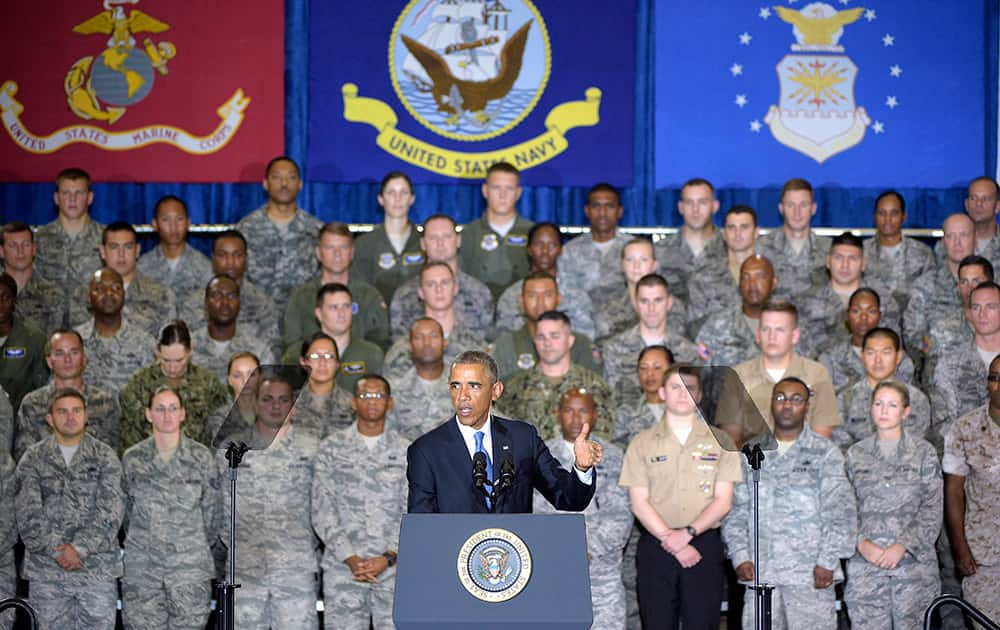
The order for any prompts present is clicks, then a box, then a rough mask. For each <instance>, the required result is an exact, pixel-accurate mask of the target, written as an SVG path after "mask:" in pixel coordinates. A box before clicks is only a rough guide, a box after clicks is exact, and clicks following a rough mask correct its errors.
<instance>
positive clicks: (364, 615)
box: [312, 374, 410, 630]
mask: <svg viewBox="0 0 1000 630" xmlns="http://www.w3.org/2000/svg"><path fill="white" fill-rule="evenodd" d="M392 407H393V399H392V390H391V388H390V386H389V382H388V381H386V380H385V379H384V378H383V377H381V376H379V375H377V374H369V375H367V376H364V377H362V378H361V379H359V380H358V381H357V382H356V383H355V384H354V396H353V398H352V399H351V409H352V410H353V411H354V412H355V414H356V415H357V423H355V424H353V425H351V426H348V427H345V428H342V429H337V430H336V431H334V432H333V433H331V434H330V436H329V437H327V438H326V439H325V440H323V442H322V444H320V450H319V454H318V455H317V458H316V471H315V476H314V477H313V487H312V523H313V528H314V529H315V530H316V532H317V533H318V534H319V537H320V538H321V539H322V540H323V543H324V544H325V546H326V549H325V551H324V553H323V562H322V567H323V592H324V611H325V612H324V625H325V627H326V628H337V630H355V629H356V630H368V628H369V624H371V627H374V628H375V630H381V629H383V628H393V625H392V598H393V592H394V590H395V585H396V568H395V567H396V551H397V549H398V547H399V521H400V518H401V517H402V514H403V512H404V511H405V509H406V488H407V485H406V449H407V448H408V447H409V445H410V441H409V440H408V439H406V438H404V437H403V436H402V435H401V434H400V433H399V432H398V431H397V430H396V427H395V426H392V422H391V421H390V423H389V426H387V424H386V416H387V415H388V414H389V412H390V411H391V410H392Z"/></svg>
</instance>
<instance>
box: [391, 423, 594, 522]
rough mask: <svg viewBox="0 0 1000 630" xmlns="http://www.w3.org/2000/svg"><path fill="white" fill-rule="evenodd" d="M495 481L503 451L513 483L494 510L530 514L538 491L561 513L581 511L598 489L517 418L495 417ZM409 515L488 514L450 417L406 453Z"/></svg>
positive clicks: (493, 427)
mask: <svg viewBox="0 0 1000 630" xmlns="http://www.w3.org/2000/svg"><path fill="white" fill-rule="evenodd" d="M492 432H493V453H492V456H491V461H492V462H493V476H494V479H495V478H497V477H498V476H499V475H500V466H501V464H502V463H503V460H504V457H505V455H506V454H507V453H511V454H512V455H513V459H514V484H513V487H511V489H510V490H509V491H508V492H507V493H506V494H504V495H502V496H501V497H499V498H498V500H497V502H496V505H494V506H493V508H494V509H493V512H496V513H504V514H520V513H530V512H531V499H532V490H534V489H535V488H537V489H538V491H539V492H541V493H542V495H543V496H544V497H545V498H546V499H548V501H549V503H551V504H552V505H554V506H555V507H556V508H558V509H560V510H571V511H576V512H579V511H582V510H584V509H585V508H586V507H587V505H588V504H589V503H590V499H591V497H593V496H594V490H595V489H596V488H597V476H596V471H595V476H594V480H593V483H591V484H590V485H587V484H585V483H583V482H582V481H580V479H579V478H578V477H577V475H576V473H575V472H570V471H567V470H566V469H565V468H563V467H562V466H560V465H559V462H558V461H557V460H556V458H554V457H553V456H552V454H551V453H549V449H548V448H547V447H546V446H545V442H543V441H542V439H541V438H540V437H538V432H537V431H536V430H535V427H533V426H532V425H530V424H528V423H527V422H521V421H519V420H507V419H505V418H499V417H497V416H493V421H492ZM406 460H407V467H406V478H407V480H408V481H409V486H410V495H409V498H408V500H407V511H409V512H410V513H424V512H441V513H477V512H484V513H485V512H489V511H490V510H488V509H487V507H486V499H485V497H484V495H483V493H482V491H480V490H478V489H476V487H475V486H474V485H473V484H472V458H471V457H469V450H468V448H467V447H466V446H465V440H463V439H462V434H461V433H460V432H459V430H458V426H457V425H456V422H455V418H454V416H453V417H452V418H451V419H449V420H448V421H447V422H445V423H444V424H442V425H440V426H438V427H437V428H436V429H433V430H432V431H430V432H428V433H426V434H424V435H422V436H421V437H420V438H418V439H417V441H415V442H414V443H413V444H411V445H410V448H409V450H408V451H407V452H406Z"/></svg>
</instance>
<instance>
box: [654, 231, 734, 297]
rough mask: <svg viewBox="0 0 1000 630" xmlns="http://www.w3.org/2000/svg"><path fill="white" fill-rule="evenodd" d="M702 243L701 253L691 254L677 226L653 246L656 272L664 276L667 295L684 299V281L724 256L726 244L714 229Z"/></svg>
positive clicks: (686, 291) (686, 290)
mask: <svg viewBox="0 0 1000 630" xmlns="http://www.w3.org/2000/svg"><path fill="white" fill-rule="evenodd" d="M702 245H703V249H702V250H701V253H700V254H695V253H694V251H693V250H692V249H691V246H690V245H688V242H687V240H686V239H685V238H684V233H683V230H681V229H678V230H677V231H676V232H674V233H673V234H667V235H666V236H664V237H663V238H661V239H660V240H658V241H656V243H655V244H654V245H653V249H654V250H655V252H656V262H658V263H659V265H660V275H662V276H663V277H664V278H666V279H667V283H668V284H669V285H670V294H671V295H674V296H676V297H679V298H681V299H682V300H684V301H685V302H686V301H687V300H688V280H689V279H690V278H691V277H693V276H697V275H699V274H700V273H701V271H702V269H704V268H706V267H710V266H712V264H713V263H714V262H715V261H717V260H725V259H726V244H725V242H724V241H723V240H722V235H721V233H720V232H719V230H718V229H715V230H713V233H712V236H711V237H710V238H709V239H708V240H707V241H705V242H704V243H703V244H702Z"/></svg>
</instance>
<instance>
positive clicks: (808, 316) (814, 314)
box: [795, 276, 902, 356]
mask: <svg viewBox="0 0 1000 630" xmlns="http://www.w3.org/2000/svg"><path fill="white" fill-rule="evenodd" d="M861 286H862V287H865V288H868V289H871V290H873V291H875V293H877V294H878V296H879V303H880V305H881V306H880V307H879V312H880V313H881V318H880V319H879V324H878V325H879V326H884V327H885V328H891V329H893V330H895V331H897V332H900V331H901V330H902V329H901V327H900V320H901V316H902V309H901V308H900V307H899V304H898V303H897V302H896V298H894V297H893V295H892V291H891V290H890V289H889V287H887V286H885V285H884V284H882V283H880V282H878V281H877V280H873V279H871V278H869V277H868V276H865V277H863V278H862V279H861ZM795 306H796V307H797V308H798V309H799V330H800V331H802V332H801V340H800V341H799V351H800V352H802V354H805V355H807V356H818V355H819V353H820V352H822V351H823V350H825V349H826V347H827V346H828V345H830V344H831V343H833V342H834V341H835V340H836V339H837V338H838V337H840V336H842V335H843V334H845V333H846V331H847V330H848V328H847V307H846V306H845V305H844V303H843V302H842V301H841V299H840V296H838V295H837V292H836V291H834V290H833V285H832V284H831V283H830V282H825V283H823V284H821V285H819V286H816V287H813V288H812V289H811V290H810V291H808V292H807V293H806V294H804V295H802V296H800V297H799V298H798V302H796V303H795Z"/></svg>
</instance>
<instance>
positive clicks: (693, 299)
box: [687, 251, 743, 336]
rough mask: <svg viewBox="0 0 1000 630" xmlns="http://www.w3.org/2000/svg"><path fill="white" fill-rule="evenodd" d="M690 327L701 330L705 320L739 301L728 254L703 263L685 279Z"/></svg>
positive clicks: (736, 282) (739, 297) (740, 300)
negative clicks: (703, 264)
mask: <svg viewBox="0 0 1000 630" xmlns="http://www.w3.org/2000/svg"><path fill="white" fill-rule="evenodd" d="M687 289H688V304H687V308H688V313H689V319H690V322H689V324H688V328H689V330H692V331H695V334H696V336H697V335H698V334H699V333H700V331H701V327H702V326H703V325H704V323H705V321H706V320H707V319H708V318H709V317H710V316H712V315H713V314H715V313H718V312H720V311H724V310H726V309H728V308H730V307H731V306H733V305H734V304H741V303H742V301H743V297H742V296H741V295H740V285H739V282H738V281H737V279H736V278H734V277H733V274H732V273H731V272H730V271H729V253H728V251H727V252H726V255H725V256H723V257H722V259H721V260H717V261H714V262H713V263H712V264H708V265H705V266H704V267H703V268H702V269H701V270H700V271H699V272H698V273H697V274H695V275H693V276H691V277H690V278H688V287H687Z"/></svg>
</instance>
